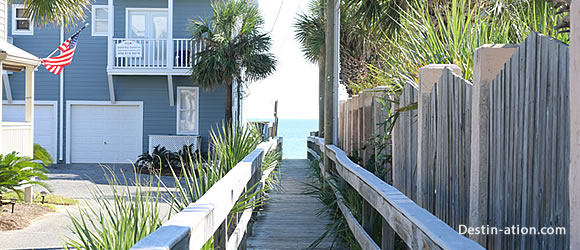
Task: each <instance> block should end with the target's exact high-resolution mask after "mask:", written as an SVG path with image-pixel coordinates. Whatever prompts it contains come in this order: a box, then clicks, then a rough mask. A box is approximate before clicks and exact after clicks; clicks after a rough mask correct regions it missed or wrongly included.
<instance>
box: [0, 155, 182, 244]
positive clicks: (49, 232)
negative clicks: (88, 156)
mask: <svg viewBox="0 0 580 250" xmlns="http://www.w3.org/2000/svg"><path fill="white" fill-rule="evenodd" d="M108 166H109V167H110V168H111V169H113V171H114V172H115V173H116V175H117V176H122V175H121V174H125V176H126V177H127V179H128V182H129V183H132V182H133V181H134V179H135V175H134V173H133V167H132V165H129V164H109V165H108ZM49 170H50V174H49V175H48V176H49V178H50V180H49V181H47V183H48V184H49V185H50V186H51V189H52V192H53V193H54V194H56V195H61V196H65V197H69V198H74V199H77V200H79V201H80V202H79V206H87V203H88V204H92V202H91V201H90V198H91V193H90V192H91V190H94V189H95V188H97V187H98V188H101V189H102V190H103V191H104V192H105V194H106V195H109V194H110V193H111V192H110V188H109V186H108V184H107V180H106V178H105V175H104V170H103V167H102V166H98V165H96V164H71V165H56V166H53V167H50V168H49ZM163 180H165V181H166V183H171V182H172V181H173V180H172V178H170V177H164V178H163ZM41 189H42V188H38V189H35V191H39V190H41ZM160 207H161V208H162V211H163V213H167V211H168V209H169V205H168V204H167V203H163V204H161V205H160ZM67 211H68V212H70V213H71V214H72V215H74V216H78V208H77V206H57V212H56V213H50V214H47V215H45V216H43V217H41V218H40V219H38V220H36V221H34V222H33V223H32V224H31V225H30V226H29V227H27V228H25V229H22V230H16V231H7V232H0V249H60V248H62V243H61V241H62V240H64V239H65V238H66V237H73V238H74V235H73V234H72V232H71V231H70V230H69V229H68V225H69V224H70V219H69V218H68V215H67Z"/></svg>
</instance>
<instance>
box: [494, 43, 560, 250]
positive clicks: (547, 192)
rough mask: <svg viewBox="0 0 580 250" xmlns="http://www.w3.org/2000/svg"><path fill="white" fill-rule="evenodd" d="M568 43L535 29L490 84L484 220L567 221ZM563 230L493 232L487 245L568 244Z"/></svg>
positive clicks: (504, 222) (524, 223)
mask: <svg viewBox="0 0 580 250" xmlns="http://www.w3.org/2000/svg"><path fill="white" fill-rule="evenodd" d="M568 73H569V71H568V46H567V45H565V44H563V43H561V42H559V41H557V40H555V39H552V38H550V37H546V36H543V35H538V34H532V35H531V36H530V37H528V38H527V39H526V40H525V42H524V43H522V44H521V45H520V46H519V47H518V48H517V49H516V50H515V52H514V54H513V56H512V57H511V58H510V59H509V60H508V61H507V62H506V64H505V65H504V67H503V69H502V70H501V71H500V72H499V74H498V75H497V77H496V78H495V79H494V80H493V81H492V83H491V86H490V90H489V114H490V116H489V151H488V152H489V165H488V167H489V170H488V171H489V203H488V206H489V207H488V215H489V216H488V218H489V221H488V223H487V224H488V225H490V226H495V227H498V228H504V227H508V226H512V225H519V226H522V227H535V228H537V229H538V230H540V228H542V227H565V228H569V225H568V223H569V213H568V211H569V210H568V202H569V201H568V169H569V166H568V164H569V163H568V160H569V152H570V149H569V140H568V138H569V137H570V132H569V131H570V130H569V124H570V122H569V121H570V114H569V110H570V107H569V96H568V89H569V83H570V81H569V79H568V75H569V74H568ZM568 241H569V238H568V237H567V236H566V235H547V234H544V235H523V234H520V235H516V234H513V235H508V234H498V235H490V236H489V239H488V247H489V248H491V249H568V244H569V242H568Z"/></svg>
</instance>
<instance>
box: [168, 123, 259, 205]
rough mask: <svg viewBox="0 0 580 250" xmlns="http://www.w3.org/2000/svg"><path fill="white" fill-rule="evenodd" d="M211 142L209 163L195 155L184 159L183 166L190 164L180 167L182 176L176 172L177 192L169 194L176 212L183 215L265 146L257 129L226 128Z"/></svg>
mask: <svg viewBox="0 0 580 250" xmlns="http://www.w3.org/2000/svg"><path fill="white" fill-rule="evenodd" d="M210 139H211V143H210V145H209V150H208V153H207V159H204V158H203V157H201V156H197V157H195V156H194V155H190V156H189V157H187V158H188V159H183V158H181V161H182V162H185V163H189V164H181V173H182V176H179V175H177V174H176V173H175V172H173V178H174V180H175V185H176V187H175V190H174V191H171V190H169V189H168V191H170V192H169V194H170V195H171V201H172V207H173V210H174V211H177V212H178V211H181V210H183V209H184V208H186V207H187V206H188V205H189V204H191V203H193V202H195V201H196V200H198V199H199V198H200V197H201V196H203V195H204V194H205V193H206V192H207V191H208V190H209V189H210V188H211V187H212V186H213V185H214V184H215V183H216V182H218V181H219V180H220V179H221V178H222V177H223V176H224V175H226V174H227V173H228V172H229V171H230V170H231V169H232V168H233V167H234V166H235V165H236V164H238V162H240V161H241V160H243V159H244V157H246V155H248V154H250V153H251V152H252V151H253V150H254V149H256V147H257V146H258V144H260V142H262V136H261V134H260V132H259V131H258V130H257V129H256V128H255V127H254V126H245V127H238V128H235V129H231V128H230V126H227V125H225V124H223V125H222V126H221V128H220V129H218V130H212V131H211V133H210Z"/></svg>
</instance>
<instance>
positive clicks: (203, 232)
mask: <svg viewBox="0 0 580 250" xmlns="http://www.w3.org/2000/svg"><path fill="white" fill-rule="evenodd" d="M281 143H282V138H279V137H276V138H273V139H271V140H269V141H267V142H263V143H260V145H258V147H257V148H256V149H255V150H254V151H252V152H251V153H250V154H249V155H247V156H246V157H245V158H244V159H243V160H242V161H241V162H239V163H238V164H237V165H236V166H235V167H234V168H232V169H231V170H230V171H229V172H228V173H227V174H226V175H225V176H224V177H223V178H222V179H220V180H219V181H218V182H217V183H215V184H214V185H213V186H212V187H211V188H210V189H209V190H208V191H207V193H205V194H204V195H203V196H202V197H201V198H200V199H199V200H197V201H196V202H195V203H192V204H190V205H189V206H188V207H186V208H185V209H183V210H182V211H181V212H179V213H177V214H176V215H175V216H173V217H172V218H171V219H170V220H168V221H167V222H165V223H163V225H162V226H161V227H160V228H158V229H157V230H156V231H155V232H153V233H151V234H150V235H148V236H147V237H145V238H143V239H141V240H140V241H139V242H137V244H135V245H134V246H133V247H132V248H131V249H199V248H201V247H202V246H203V245H204V244H205V243H206V242H207V241H208V240H209V239H210V238H211V237H212V236H214V233H215V232H216V231H217V230H218V228H219V227H220V225H222V224H223V223H224V221H226V220H227V218H228V215H229V214H230V211H231V210H232V208H233V207H234V205H235V204H236V202H237V200H238V198H239V197H240V196H241V195H242V194H243V193H244V190H245V189H246V187H247V186H248V185H254V184H255V183H250V182H254V181H260V180H261V179H262V171H261V170H262V168H261V166H262V161H263V158H264V156H265V154H266V153H267V152H268V151H270V150H272V149H275V148H277V147H279V146H280V145H281ZM251 213H252V210H251V209H247V210H246V211H244V213H243V214H242V216H241V217H242V218H241V220H240V222H238V225H237V227H236V229H235V230H234V233H233V234H232V236H231V238H230V240H229V241H227V239H226V241H227V242H226V244H225V245H226V246H227V247H226V248H227V249H233V248H237V247H238V245H239V244H240V243H241V242H242V238H243V236H244V234H245V231H246V228H247V223H248V222H249V217H248V215H251ZM226 238H227V237H226Z"/></svg>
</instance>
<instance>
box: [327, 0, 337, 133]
mask: <svg viewBox="0 0 580 250" xmlns="http://www.w3.org/2000/svg"><path fill="white" fill-rule="evenodd" d="M339 7H340V1H338V0H327V4H326V36H325V39H326V42H325V44H326V46H325V48H326V56H325V58H324V59H325V64H326V66H325V72H326V79H325V80H326V84H325V88H324V144H335V137H336V132H337V131H336V125H335V124H336V123H337V121H336V115H335V113H337V111H338V108H337V107H335V106H336V104H335V103H336V102H338V91H337V90H338V53H339V43H338V42H339V40H338V39H339V38H338V35H339V33H338V31H339V25H340V21H339V20H337V19H338V17H339V16H340V14H339V10H340V8H339Z"/></svg>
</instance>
